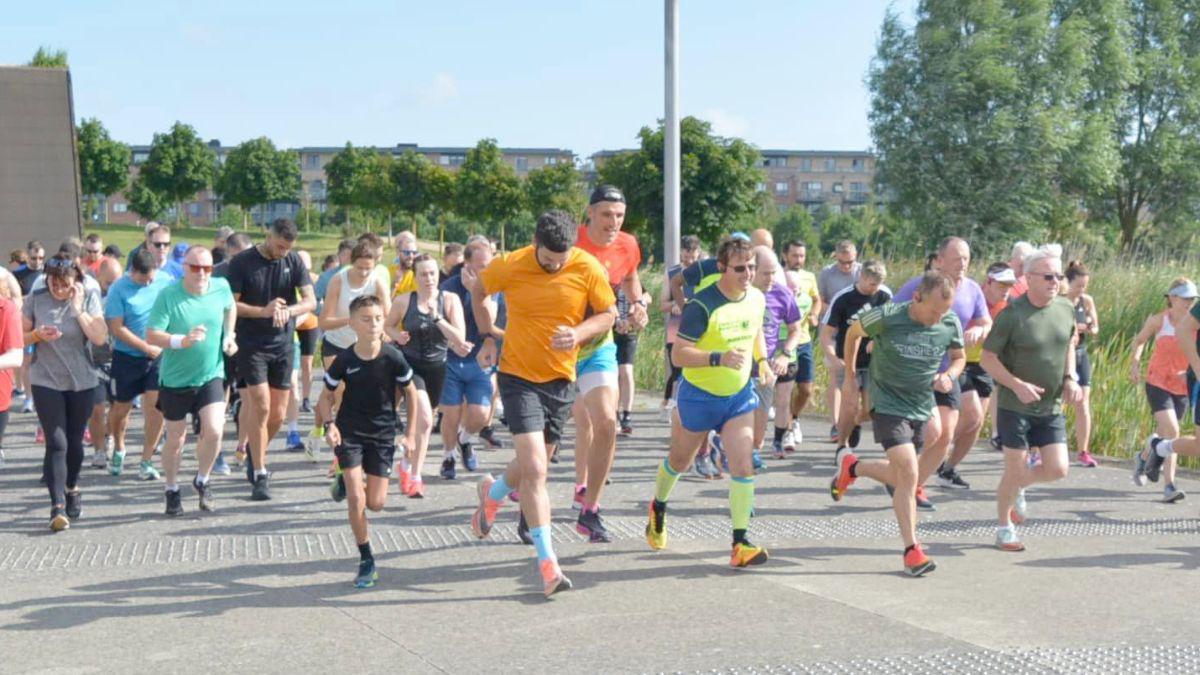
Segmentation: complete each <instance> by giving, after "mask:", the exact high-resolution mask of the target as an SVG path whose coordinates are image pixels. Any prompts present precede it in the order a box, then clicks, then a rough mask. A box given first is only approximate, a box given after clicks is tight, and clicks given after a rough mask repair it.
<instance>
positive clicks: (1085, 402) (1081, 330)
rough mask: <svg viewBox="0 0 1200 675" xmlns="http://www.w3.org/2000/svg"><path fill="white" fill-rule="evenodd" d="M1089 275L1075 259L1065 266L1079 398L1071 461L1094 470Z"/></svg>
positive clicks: (1093, 318)
mask: <svg viewBox="0 0 1200 675" xmlns="http://www.w3.org/2000/svg"><path fill="white" fill-rule="evenodd" d="M1090 279H1091V272H1089V271H1088V268H1087V267H1086V266H1085V265H1084V264H1083V263H1081V262H1079V261H1078V260H1072V261H1071V262H1070V263H1069V264H1068V265H1067V300H1070V301H1071V305H1072V306H1074V307H1075V334H1076V335H1078V336H1079V342H1078V343H1077V344H1076V345H1075V372H1076V373H1078V375H1079V389H1080V391H1081V394H1080V399H1079V401H1078V402H1076V403H1075V450H1076V451H1078V453H1079V454H1078V455H1076V457H1075V461H1077V462H1079V464H1080V466H1086V467H1097V466H1100V464H1099V463H1098V462H1097V461H1096V459H1095V458H1094V457H1092V453H1091V449H1092V360H1091V359H1090V358H1089V357H1088V351H1087V345H1088V336H1090V335H1098V334H1099V333H1100V318H1099V316H1098V315H1097V314H1096V301H1095V300H1093V299H1092V296H1090V295H1088V294H1087V287H1088V281H1089V280H1090Z"/></svg>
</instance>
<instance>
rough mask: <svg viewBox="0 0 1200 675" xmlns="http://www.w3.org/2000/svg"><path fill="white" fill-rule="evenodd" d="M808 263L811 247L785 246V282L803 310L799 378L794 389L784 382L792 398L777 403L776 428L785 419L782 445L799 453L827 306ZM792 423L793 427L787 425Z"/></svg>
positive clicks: (801, 244) (800, 244) (791, 243)
mask: <svg viewBox="0 0 1200 675" xmlns="http://www.w3.org/2000/svg"><path fill="white" fill-rule="evenodd" d="M807 261H808V244H806V243H804V241H803V240H801V239H793V240H791V241H789V242H788V243H786V244H784V245H783V263H784V266H785V267H786V268H787V269H786V271H785V272H784V279H785V281H786V282H787V286H788V288H789V289H791V291H792V293H793V294H794V295H795V297H796V307H798V308H799V309H800V318H801V321H802V323H801V324H800V343H799V345H798V346H797V348H796V376H795V380H794V386H792V385H791V384H789V383H788V382H784V383H783V385H782V386H781V387H780V388H779V389H780V393H781V394H782V393H783V390H785V389H790V392H789V393H790V396H782V398H781V399H776V401H775V426H776V427H778V426H779V424H780V422H779V418H780V417H783V418H784V420H785V423H784V428H785V429H787V430H786V431H785V432H784V434H783V439H782V443H781V445H782V446H783V451H784V452H795V451H796V448H797V447H799V445H800V443H802V442H803V441H804V432H803V431H802V430H801V428H800V413H802V412H804V408H805V407H806V406H807V405H808V401H809V399H810V398H812V390H813V377H814V368H813V366H814V365H815V362H814V360H813V342H812V333H811V329H812V328H816V327H818V326H820V325H821V311H822V309H824V307H825V305H823V304H822V302H821V293H820V291H818V290H817V276H816V275H815V274H813V273H812V272H809V271H808V270H806V269H804V263H805V262H807ZM788 421H790V422H791V424H790V425H789V424H787V422H788Z"/></svg>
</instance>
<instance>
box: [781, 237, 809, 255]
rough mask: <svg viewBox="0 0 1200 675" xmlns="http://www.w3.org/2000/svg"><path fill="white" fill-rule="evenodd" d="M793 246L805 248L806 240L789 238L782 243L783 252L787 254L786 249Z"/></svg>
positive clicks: (806, 246)
mask: <svg viewBox="0 0 1200 675" xmlns="http://www.w3.org/2000/svg"><path fill="white" fill-rule="evenodd" d="M793 248H803V249H807V248H808V242H806V241H804V240H803V239H789V240H788V241H787V243H785V244H784V245H783V254H784V255H787V253H788V251H790V250H791V249H793Z"/></svg>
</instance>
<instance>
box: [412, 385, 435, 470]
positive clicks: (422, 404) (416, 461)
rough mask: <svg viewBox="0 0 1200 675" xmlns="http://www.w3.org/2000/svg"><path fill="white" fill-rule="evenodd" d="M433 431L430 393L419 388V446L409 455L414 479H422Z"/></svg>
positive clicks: (417, 422) (417, 428) (417, 431)
mask: <svg viewBox="0 0 1200 675" xmlns="http://www.w3.org/2000/svg"><path fill="white" fill-rule="evenodd" d="M432 431H433V409H432V408H431V407H430V405H429V394H428V393H426V392H425V391H422V390H420V389H418V390H417V420H416V441H417V447H415V448H412V449H411V451H410V453H409V455H410V457H409V462H410V463H411V465H412V468H411V469H410V471H411V474H412V477H413V480H420V479H421V475H422V473H421V472H422V470H423V469H424V468H425V455H426V454H427V453H428V452H429V437H430V435H431V433H432Z"/></svg>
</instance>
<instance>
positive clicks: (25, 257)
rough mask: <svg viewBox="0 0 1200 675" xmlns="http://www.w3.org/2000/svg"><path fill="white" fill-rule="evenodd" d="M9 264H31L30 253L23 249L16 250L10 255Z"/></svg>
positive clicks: (10, 252)
mask: <svg viewBox="0 0 1200 675" xmlns="http://www.w3.org/2000/svg"><path fill="white" fill-rule="evenodd" d="M8 261H9V262H19V263H27V262H29V253H27V252H26V251H25V249H23V248H14V249H13V250H11V251H9V253H8Z"/></svg>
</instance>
